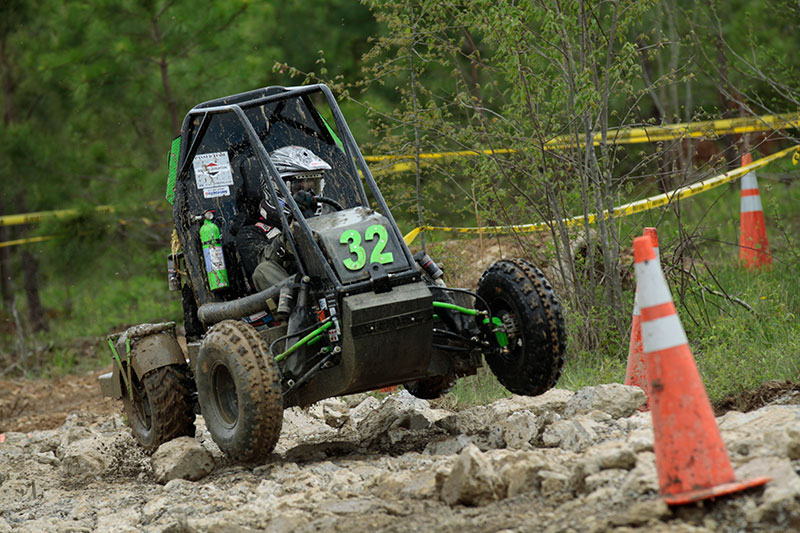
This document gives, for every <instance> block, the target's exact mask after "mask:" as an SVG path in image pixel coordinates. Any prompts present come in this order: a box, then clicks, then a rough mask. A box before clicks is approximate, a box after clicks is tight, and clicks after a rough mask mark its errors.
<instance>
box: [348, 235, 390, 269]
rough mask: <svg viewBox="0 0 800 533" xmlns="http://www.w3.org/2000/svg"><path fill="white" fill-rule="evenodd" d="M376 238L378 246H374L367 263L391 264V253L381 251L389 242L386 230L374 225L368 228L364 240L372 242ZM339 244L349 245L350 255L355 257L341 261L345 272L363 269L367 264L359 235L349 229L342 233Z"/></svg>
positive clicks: (365, 253)
mask: <svg viewBox="0 0 800 533" xmlns="http://www.w3.org/2000/svg"><path fill="white" fill-rule="evenodd" d="M376 236H377V237H378V244H376V245H375V248H374V249H373V250H372V253H371V254H370V255H369V262H370V263H380V264H382V265H386V264H389V263H391V262H393V261H394V256H393V255H392V252H384V251H383V249H384V248H386V243H388V242H389V236H388V234H387V233H386V228H385V227H383V226H381V225H380V224H375V225H373V226H370V227H368V228H367V231H365V232H364V239H365V240H367V241H371V240H373V239H374V238H375V237H376ZM339 242H340V243H341V244H349V245H350V253H351V254H355V255H356V258H355V260H354V259H353V258H352V257H348V258H347V259H345V260H344V261H342V263H343V264H344V266H345V268H347V270H361V269H362V268H364V265H365V264H366V262H367V251H366V250H364V247H363V246H361V234H360V233H359V232H357V231H356V230H354V229H349V230H347V231H345V232H344V233H342V236H341V237H340V238H339Z"/></svg>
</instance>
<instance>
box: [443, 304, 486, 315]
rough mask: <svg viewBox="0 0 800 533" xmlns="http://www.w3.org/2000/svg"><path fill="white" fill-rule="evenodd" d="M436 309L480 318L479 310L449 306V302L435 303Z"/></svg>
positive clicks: (454, 305)
mask: <svg viewBox="0 0 800 533" xmlns="http://www.w3.org/2000/svg"><path fill="white" fill-rule="evenodd" d="M433 306H434V307H439V308H440V309H450V310H451V311H458V312H459V313H463V314H465V315H469V316H478V314H479V311H478V310H477V309H469V308H467V307H461V306H460V305H456V304H449V303H447V302H433Z"/></svg>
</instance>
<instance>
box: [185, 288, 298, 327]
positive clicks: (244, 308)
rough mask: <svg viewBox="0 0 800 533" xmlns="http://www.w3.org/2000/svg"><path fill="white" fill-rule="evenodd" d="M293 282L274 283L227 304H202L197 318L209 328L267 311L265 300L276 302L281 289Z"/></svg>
mask: <svg viewBox="0 0 800 533" xmlns="http://www.w3.org/2000/svg"><path fill="white" fill-rule="evenodd" d="M293 282H294V276H289V277H288V278H286V279H285V280H283V281H281V282H279V283H276V284H275V285H273V286H272V287H270V288H268V289H264V290H263V291H261V292H257V293H255V294H251V295H249V296H245V297H244V298H238V299H236V300H230V301H228V302H208V303H204V304H203V305H201V306H200V308H199V309H198V310H197V317H198V318H199V319H200V321H201V322H203V324H205V325H206V326H210V325H212V324H216V323H217V322H222V321H223V320H229V319H231V320H235V319H238V318H242V317H243V316H247V315H252V314H255V313H258V312H260V311H264V310H266V309H267V300H269V299H272V300H277V298H278V295H279V294H280V292H281V288H282V287H284V286H286V285H290V284H291V283H293Z"/></svg>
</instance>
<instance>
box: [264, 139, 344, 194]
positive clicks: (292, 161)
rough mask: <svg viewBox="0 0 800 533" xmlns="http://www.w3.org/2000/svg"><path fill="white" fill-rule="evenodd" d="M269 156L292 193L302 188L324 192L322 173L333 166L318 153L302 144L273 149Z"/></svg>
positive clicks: (319, 192)
mask: <svg viewBox="0 0 800 533" xmlns="http://www.w3.org/2000/svg"><path fill="white" fill-rule="evenodd" d="M269 157H270V159H272V162H273V163H274V164H275V167H276V168H277V169H278V173H279V174H280V176H281V178H283V180H284V181H286V184H287V185H289V188H290V189H291V191H292V193H294V192H297V190H300V189H305V190H311V189H313V190H314V192H315V193H316V194H322V189H323V187H324V186H325V180H323V179H322V174H323V172H324V171H326V170H330V169H331V166H330V165H329V164H328V163H326V162H325V161H324V160H323V159H322V158H320V157H319V156H317V154H315V153H314V152H312V151H311V150H309V149H308V148H303V147H302V146H284V147H282V148H278V149H277V150H275V151H273V152H272V153H271V154H269Z"/></svg>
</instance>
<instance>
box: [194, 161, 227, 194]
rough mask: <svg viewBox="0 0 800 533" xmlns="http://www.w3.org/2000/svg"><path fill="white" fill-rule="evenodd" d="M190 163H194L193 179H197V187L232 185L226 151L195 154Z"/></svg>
mask: <svg viewBox="0 0 800 533" xmlns="http://www.w3.org/2000/svg"><path fill="white" fill-rule="evenodd" d="M192 163H193V164H194V179H195V180H196V181H197V188H198V189H207V188H210V187H217V188H218V187H221V186H223V185H233V173H231V162H230V160H229V159H228V152H214V153H211V154H197V155H196V156H195V157H194V161H192ZM219 196H222V195H219ZM206 198H208V196H207V197H206Z"/></svg>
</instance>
